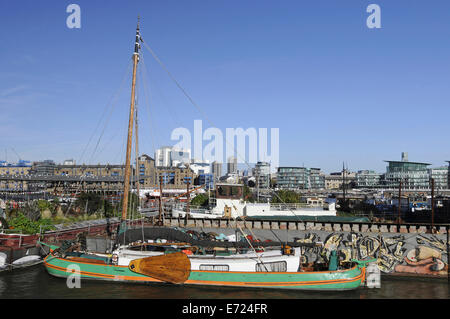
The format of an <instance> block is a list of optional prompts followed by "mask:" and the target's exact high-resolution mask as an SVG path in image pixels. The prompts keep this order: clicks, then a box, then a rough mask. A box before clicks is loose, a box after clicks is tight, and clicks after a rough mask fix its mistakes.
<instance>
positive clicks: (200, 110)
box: [142, 40, 302, 221]
mask: <svg viewBox="0 0 450 319" xmlns="http://www.w3.org/2000/svg"><path fill="white" fill-rule="evenodd" d="M142 43H143V44H144V47H145V48H146V49H147V50H148V51H149V52H150V53H151V54H152V56H153V58H154V59H155V60H156V61H157V62H158V64H159V65H160V66H161V67H162V68H163V69H164V70H165V71H166V73H167V74H168V75H169V77H170V78H171V79H172V80H173V81H174V83H175V84H176V86H177V87H178V88H179V89H180V90H181V92H183V94H184V95H185V96H186V97H187V99H188V100H189V101H190V102H191V104H192V105H193V106H194V107H195V108H196V109H197V110H198V111H199V113H201V114H202V115H203V117H204V118H205V119H206V121H207V122H208V123H209V125H211V126H212V127H217V126H216V125H214V123H212V121H210V120H209V118H208V117H207V116H206V114H205V113H204V112H203V110H202V109H201V108H200V107H199V106H198V104H197V103H195V101H194V100H193V99H192V97H191V96H190V95H189V94H188V93H187V92H186V90H185V89H184V88H183V87H182V86H181V84H180V83H179V82H178V81H177V80H176V79H175V77H174V76H173V75H172V73H170V71H169V70H168V69H167V67H166V66H165V65H164V64H163V63H162V61H161V60H160V59H159V58H158V56H157V55H156V53H155V52H154V51H153V50H152V49H151V48H150V46H149V45H148V44H147V43H146V42H144V41H143V40H142ZM224 139H225V142H226V143H227V144H228V145H230V146H232V147H233V148H234V151H235V153H236V156H238V157H239V158H240V159H241V160H242V161H243V162H244V163H245V164H246V165H247V167H248V168H249V169H251V167H250V165H249V164H248V162H247V161H246V160H245V158H243V157H242V156H241V155H240V154H239V153H238V152H237V149H236V147H235V146H234V145H233V144H231V143H230V142H229V141H228V140H227V139H226V138H224ZM269 190H270V192H272V193H273V194H274V195H275V196H276V197H277V198H278V199H279V200H280V201H281V202H282V203H284V204H287V203H286V202H284V201H283V199H282V198H281V197H280V196H278V194H277V193H276V192H274V191H272V190H271V189H270V188H269ZM288 210H289V211H290V212H291V213H292V214H293V215H294V216H295V217H296V218H297V219H298V220H299V221H302V220H301V219H300V218H299V217H298V215H297V214H295V213H294V212H293V211H292V210H291V209H290V208H288Z"/></svg>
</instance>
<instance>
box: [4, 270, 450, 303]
mask: <svg viewBox="0 0 450 319" xmlns="http://www.w3.org/2000/svg"><path fill="white" fill-rule="evenodd" d="M449 297H450V295H449V285H448V283H447V281H445V280H424V279H422V280H417V279H413V278H407V279H403V278H391V277H389V278H386V277H382V281H381V288H380V289H367V288H364V289H359V290H352V291H342V292H316V291H311V292H308V291H284V290H263V289H244V290H243V289H240V288H213V287H188V286H173V285H166V284H159V285H154V284H153V285H144V284H125V283H109V282H102V281H82V282H81V288H80V289H76V288H73V289H69V288H67V286H66V280H65V279H63V278H55V277H53V276H50V275H49V274H48V273H47V272H46V270H45V268H44V266H43V265H38V266H34V267H31V268H28V269H22V270H15V271H12V272H2V273H0V298H2V299H4V298H14V299H16V298H33V299H34V298H88V299H95V298H103V299H104V298H107V299H118V298H126V299H142V298H145V299H161V298H163V299H336V298H339V299H448V298H449Z"/></svg>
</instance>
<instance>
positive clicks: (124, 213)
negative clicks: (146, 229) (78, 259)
mask: <svg viewBox="0 0 450 319" xmlns="http://www.w3.org/2000/svg"><path fill="white" fill-rule="evenodd" d="M140 38H141V36H140V34H139V18H138V24H137V28H136V42H135V45H134V53H133V57H132V58H133V81H132V85H131V105H130V119H129V122H128V139H127V155H126V160H125V179H124V187H123V203H122V221H123V220H126V218H127V209H128V192H129V191H130V164H131V163H130V157H131V145H132V143H133V141H132V138H133V124H134V123H133V122H134V120H133V118H134V103H135V88H136V70H137V64H138V62H139V48H140V45H139V40H140Z"/></svg>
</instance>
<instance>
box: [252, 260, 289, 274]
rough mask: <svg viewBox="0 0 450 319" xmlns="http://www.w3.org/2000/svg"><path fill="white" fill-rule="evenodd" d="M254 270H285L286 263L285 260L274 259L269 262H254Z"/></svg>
mask: <svg viewBox="0 0 450 319" xmlns="http://www.w3.org/2000/svg"><path fill="white" fill-rule="evenodd" d="M256 271H259V272H265V271H274V272H285V271H287V263H286V262H285V261H276V262H271V263H258V264H256Z"/></svg>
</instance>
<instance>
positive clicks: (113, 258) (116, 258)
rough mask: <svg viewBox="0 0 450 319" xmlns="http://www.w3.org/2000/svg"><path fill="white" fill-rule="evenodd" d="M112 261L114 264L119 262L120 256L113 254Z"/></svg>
mask: <svg viewBox="0 0 450 319" xmlns="http://www.w3.org/2000/svg"><path fill="white" fill-rule="evenodd" d="M111 262H112V263H113V265H117V263H118V262H119V256H118V255H117V254H113V255H112V259H111Z"/></svg>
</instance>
